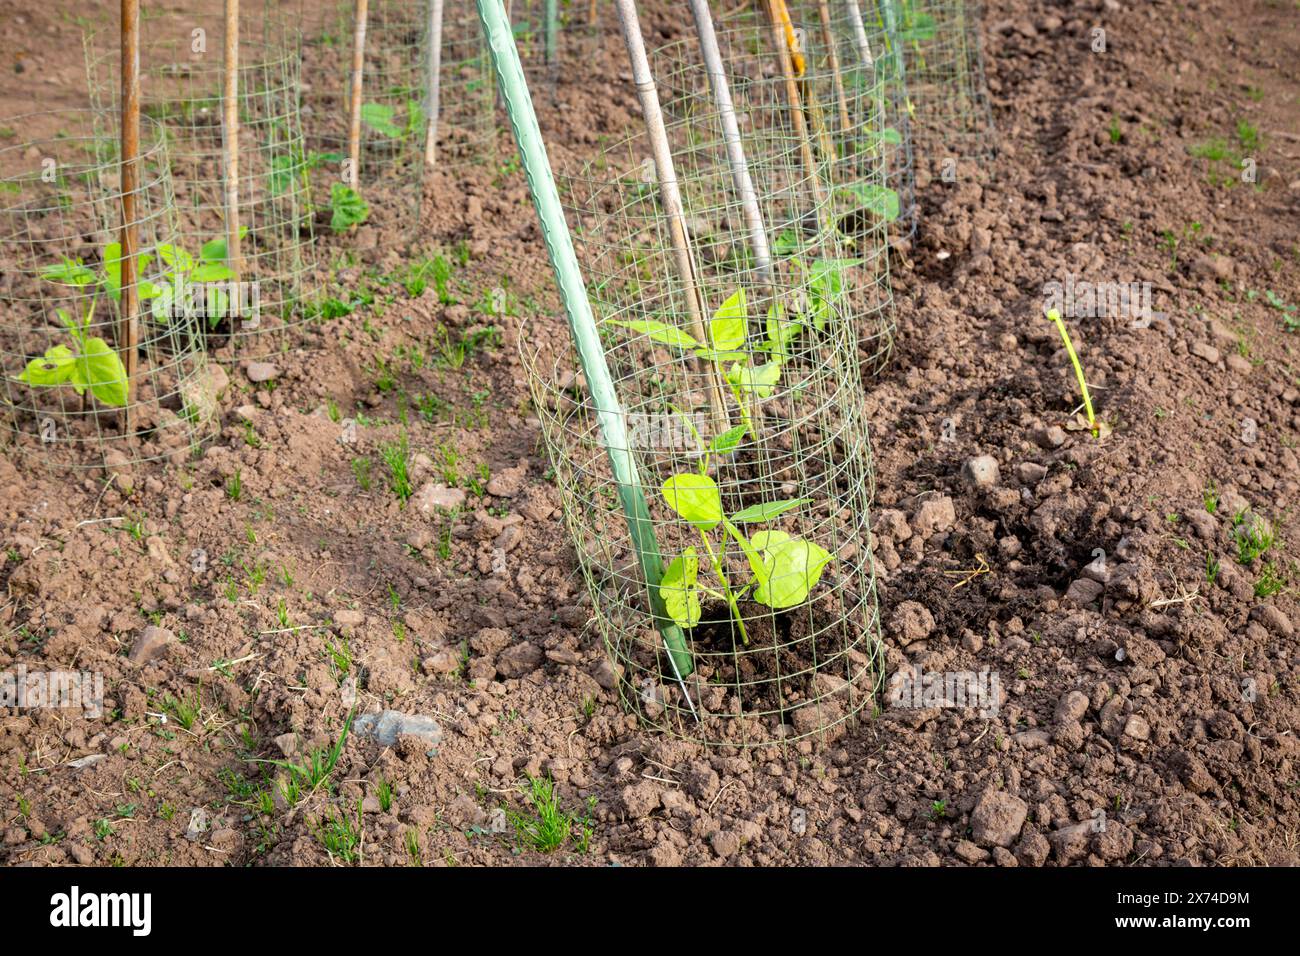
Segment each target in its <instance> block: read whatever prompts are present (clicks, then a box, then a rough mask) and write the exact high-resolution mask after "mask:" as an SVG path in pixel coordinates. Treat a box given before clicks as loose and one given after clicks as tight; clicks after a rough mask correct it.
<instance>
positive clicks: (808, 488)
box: [525, 31, 888, 745]
mask: <svg viewBox="0 0 1300 956" xmlns="http://www.w3.org/2000/svg"><path fill="white" fill-rule="evenodd" d="M771 43H772V34H770V33H768V34H767V35H766V38H764V37H761V36H757V35H755V34H753V33H752V32H750V31H744V32H742V33H737V34H734V35H726V36H724V37H723V42H722V43H721V46H722V47H723V49H727V50H737V49H741V48H743V49H741V52H738V53H732V54H729V59H727V60H726V61H725V62H726V63H727V71H728V76H729V78H730V80H731V81H732V82H731V98H732V100H733V103H734V110H735V114H736V115H737V117H738V119H739V125H740V128H741V129H742V131H743V133H742V138H743V141H744V147H745V155H746V163H747V168H748V171H749V173H750V174H751V175H752V180H753V182H754V183H755V184H757V189H756V196H755V197H754V198H755V200H756V206H757V210H756V211H757V213H758V217H759V218H760V219H761V220H762V222H763V227H762V230H761V234H762V235H763V236H770V237H771V239H772V241H771V242H770V244H769V246H770V248H769V249H768V253H767V254H766V255H765V254H764V252H763V246H764V245H765V243H764V242H763V240H761V239H760V238H758V235H757V234H755V233H754V232H753V231H751V230H750V226H751V225H752V224H753V222H754V217H753V216H752V215H751V212H754V211H755V210H751V209H747V208H745V203H744V202H743V200H742V198H740V197H739V196H738V193H737V189H736V187H735V183H736V180H735V179H734V178H733V175H734V173H735V172H736V170H735V168H734V167H733V166H732V164H731V159H730V157H729V155H728V152H727V149H726V145H725V144H724V142H723V135H722V133H721V132H720V125H719V119H720V117H719V113H718V110H717V108H716V107H715V105H714V100H713V99H712V97H711V94H710V92H709V90H710V81H709V76H708V72H707V71H706V70H705V69H704V68H703V67H702V66H700V65H699V54H698V52H697V49H696V48H695V47H694V46H693V44H688V43H677V44H672V45H670V46H668V47H665V48H663V49H661V50H658V51H656V52H655V53H654V54H653V55H652V56H651V61H652V66H653V68H654V74H655V80H656V83H657V85H658V87H659V93H660V96H661V98H662V105H663V113H664V116H665V120H666V124H665V125H666V129H667V135H668V140H669V142H670V144H671V151H672V157H673V160H674V162H675V180H674V181H675V182H676V183H677V185H678V186H680V192H681V204H682V209H681V215H680V219H679V218H678V217H676V216H675V215H674V214H673V213H672V210H671V209H669V208H668V206H667V205H666V204H665V203H664V201H663V198H662V196H663V193H662V186H663V183H662V182H661V181H660V173H659V171H658V168H657V166H656V164H655V162H654V161H653V160H651V159H649V157H650V156H651V154H652V153H653V152H654V148H653V145H652V144H651V143H650V142H649V141H648V140H649V136H648V135H647V134H646V133H645V132H637V133H633V134H631V135H630V136H628V137H627V138H626V139H625V140H623V141H622V142H620V143H618V144H616V145H613V146H611V147H609V148H607V149H606V150H605V151H604V152H603V153H602V155H601V156H600V157H598V158H597V159H595V160H593V161H590V162H587V163H583V164H569V165H568V166H562V167H561V170H560V172H559V174H558V176H557V180H558V184H559V186H560V189H561V193H562V195H563V196H564V197H565V202H566V205H567V206H568V209H569V216H570V221H571V223H572V224H573V225H574V226H575V229H574V232H575V241H576V243H577V248H578V253H579V257H580V259H581V261H582V264H583V268H584V271H585V273H586V275H587V278H588V282H589V289H590V293H591V299H592V303H593V308H594V310H595V313H596V315H597V316H598V318H599V319H600V321H601V336H602V342H603V345H604V349H605V355H606V359H607V362H608V365H609V367H610V371H611V374H612V377H613V380H614V383H615V389H616V391H617V393H618V397H619V400H620V401H621V404H622V411H623V412H624V413H625V414H626V420H625V425H626V430H627V435H628V438H627V441H626V446H625V447H614V448H613V449H606V448H605V447H603V446H602V444H601V437H600V432H599V427H598V426H599V419H600V417H601V414H602V413H604V414H608V413H610V411H611V410H610V409H607V408H597V407H596V406H595V404H594V403H593V400H592V399H591V398H590V397H587V396H585V394H582V393H584V392H585V390H584V389H581V388H575V387H574V375H573V374H572V371H571V370H572V369H573V367H574V366H573V357H572V355H571V354H570V353H567V352H560V353H558V354H556V353H552V352H547V351H544V350H545V349H549V348H551V347H552V346H551V345H550V344H549V340H548V339H547V337H545V336H540V335H539V336H536V337H529V340H530V341H534V342H537V343H540V344H539V345H537V346H536V348H537V349H538V351H536V352H527V351H526V352H525V363H526V364H527V365H528V366H529V368H530V381H531V382H532V387H533V392H534V402H535V404H536V406H537V408H538V409H539V415H540V416H541V419H542V422H543V430H544V433H545V436H546V440H547V443H548V448H549V451H550V454H551V460H552V462H553V463H554V466H555V469H556V475H557V481H558V483H559V487H560V488H561V491H562V495H563V498H564V502H565V515H566V521H567V522H568V524H569V530H570V533H571V536H572V538H573V540H574V541H575V545H576V549H577V551H578V557H579V562H580V564H581V566H582V569H583V572H584V574H585V576H586V579H587V583H588V587H589V590H590V592H591V595H592V598H593V602H594V604H595V607H596V619H597V622H598V624H599V626H600V628H601V631H602V634H603V636H604V639H605V641H606V643H607V646H608V648H609V650H610V653H611V654H612V656H613V657H614V659H615V660H616V661H617V663H618V664H619V665H620V666H621V667H622V668H623V672H622V673H623V694H624V699H625V702H626V703H627V704H628V705H629V706H630V707H631V708H633V709H635V710H636V712H637V713H638V714H639V715H640V716H641V717H642V718H643V719H644V720H645V721H646V722H647V723H648V724H650V725H652V726H656V727H659V728H661V729H665V730H668V731H671V732H673V733H677V734H680V735H682V736H686V737H689V738H691V739H695V740H699V741H702V742H705V743H717V744H735V745H761V744H767V743H771V742H773V741H776V740H783V739H784V740H789V739H796V738H799V737H804V736H811V735H834V734H835V733H838V729H840V728H842V727H843V725H844V724H845V723H846V722H847V721H849V720H850V719H851V718H853V716H854V715H855V714H857V712H858V711H859V710H860V709H861V708H862V707H863V706H864V705H865V704H866V703H867V702H868V701H869V700H870V699H871V696H872V694H873V692H874V690H875V688H876V685H877V680H878V668H877V667H876V657H877V655H878V648H879V643H878V624H877V620H876V594H875V583H874V574H873V571H872V567H871V557H870V551H869V550H868V549H867V548H866V546H865V543H866V541H867V532H868V515H867V513H868V508H869V504H870V497H871V490H872V461H871V452H870V445H869V441H868V437H867V428H866V421H865V415H864V412H863V401H862V399H863V396H862V386H861V371H862V370H861V365H860V359H859V338H860V327H859V324H858V322H857V318H858V314H857V313H858V311H859V309H863V308H869V307H870V305H871V297H872V296H873V295H875V294H877V286H876V285H875V284H874V283H871V282H864V281H857V282H855V281H853V280H852V279H851V278H850V277H849V273H850V272H851V270H854V269H861V268H864V267H866V268H869V265H868V263H869V260H866V259H865V258H864V257H862V256H860V255H859V256H858V257H856V258H855V257H854V256H852V255H851V253H852V252H854V251H856V252H859V253H861V252H862V251H863V245H862V244H861V243H854V244H853V245H852V246H850V242H852V241H853V240H854V238H855V237H852V236H847V237H846V235H845V232H844V230H843V228H842V224H841V223H840V221H839V220H840V219H841V218H842V217H843V216H844V215H847V214H848V213H849V212H850V211H852V210H854V209H857V208H858V207H856V206H854V205H853V204H854V203H855V202H857V201H858V197H856V196H851V197H846V196H845V195H844V193H843V192H841V191H840V190H839V189H837V188H836V183H835V181H834V175H833V166H834V162H833V156H834V154H835V149H834V145H833V144H834V138H835V136H836V135H837V133H836V132H835V131H833V128H832V124H833V122H835V121H834V120H831V119H829V118H825V119H824V120H823V121H820V122H819V121H817V120H814V121H813V122H811V123H810V124H809V125H808V127H807V129H806V130H805V133H804V134H799V133H796V132H794V131H793V126H794V125H797V124H793V122H792V119H791V112H792V107H791V100H790V99H789V98H788V96H789V93H790V90H789V84H788V83H787V78H786V76H785V75H784V74H783V73H782V72H781V71H780V69H779V67H776V66H773V67H772V68H768V67H767V66H766V65H765V64H762V63H761V62H760V61H761V59H762V58H761V55H760V52H761V50H762V49H764V47H763V46H762V44H768V46H767V47H766V48H767V49H770V48H771V47H770V44H771ZM746 44H749V45H750V46H746ZM773 59H774V62H775V58H773ZM803 80H804V85H803V89H804V91H805V94H806V96H807V100H806V102H807V103H808V104H809V105H808V106H807V107H806V109H807V111H808V112H809V113H815V112H816V111H817V110H818V109H822V108H824V106H829V107H830V108H832V109H837V108H838V107H837V106H836V105H835V104H836V100H835V98H834V97H835V93H834V90H833V85H832V82H831V78H830V77H829V76H825V75H822V74H821V73H820V72H819V71H818V69H817V68H816V67H814V66H809V67H808V68H807V69H806V71H805V74H804V78H803ZM847 95H848V91H847V90H846V96H847ZM871 95H873V96H876V97H878V96H879V90H878V89H875V88H872V94H871ZM823 104H824V106H823ZM842 105H846V107H847V108H848V109H850V110H851V111H852V113H851V115H853V116H859V115H862V111H863V110H864V109H865V107H863V106H862V105H861V104H855V103H853V102H852V101H850V102H848V103H847V104H842ZM795 108H796V109H798V110H799V115H800V116H805V115H806V114H805V112H804V110H805V107H804V106H803V105H796V107H795ZM814 139H815V140H816V142H815V143H814V142H812V140H814ZM876 154H877V156H879V150H877V151H876ZM870 168H871V169H873V170H874V171H875V172H874V175H875V176H876V180H875V183H876V184H877V185H880V183H881V177H882V176H883V166H881V164H880V163H879V162H876V163H875V164H874V165H872V166H871V167H870ZM882 188H883V187H882ZM668 205H671V204H668ZM864 232H866V234H867V235H868V236H871V237H873V239H872V241H874V242H877V243H878V244H879V246H878V247H874V248H875V253H876V255H877V257H878V261H879V263H880V265H881V266H882V267H883V248H881V247H883V232H884V226H883V224H882V225H881V226H880V227H878V228H875V229H874V231H865V230H864ZM869 248H872V247H869ZM683 255H685V257H686V259H687V260H688V263H689V264H687V263H684V262H683ZM887 276H888V274H887V271H886V272H885V284H884V287H883V288H884V289H885V290H886V292H887V289H888V284H887ZM610 454H613V455H630V456H631V457H632V459H633V460H634V461H635V462H636V466H637V470H638V472H639V474H640V476H641V480H642V482H643V483H644V487H645V494H646V497H647V499H648V508H649V511H648V519H647V522H646V526H647V527H649V528H652V529H653V533H654V538H655V539H656V541H657V547H658V549H659V551H660V553H661V554H662V559H663V561H664V562H665V563H666V565H667V570H666V572H665V577H664V579H663V582H662V583H660V584H659V585H657V586H656V585H654V584H650V585H647V581H653V580H654V571H653V561H651V562H650V565H651V567H650V570H649V571H647V570H646V565H645V564H644V563H643V562H642V561H641V560H640V556H641V555H642V554H643V553H644V548H642V547H641V546H640V545H639V544H638V543H637V541H636V539H634V538H633V535H632V532H631V530H630V529H629V526H628V524H627V523H626V522H625V521H624V518H623V515H622V513H621V512H620V501H621V496H623V495H626V494H627V489H626V487H622V486H620V484H619V482H617V481H616V480H615V478H614V474H613V472H612V470H611V466H610V461H609V455H610ZM657 600H662V601H663V602H664V605H665V606H666V607H667V609H668V610H667V612H666V613H667V614H668V615H669V618H670V619H671V621H672V623H673V624H675V625H677V626H679V627H680V628H681V629H682V630H683V631H684V633H682V634H681V636H678V637H670V636H666V635H667V634H670V633H671V632H672V628H671V627H669V628H668V630H667V631H665V630H664V629H663V628H662V627H661V628H659V629H656V627H655V623H656V621H658V622H659V623H660V624H662V623H663V622H664V620H665V618H664V613H665V612H661V611H659V610H656V603H655V602H656V601H657Z"/></svg>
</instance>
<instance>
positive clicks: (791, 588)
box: [659, 429, 835, 644]
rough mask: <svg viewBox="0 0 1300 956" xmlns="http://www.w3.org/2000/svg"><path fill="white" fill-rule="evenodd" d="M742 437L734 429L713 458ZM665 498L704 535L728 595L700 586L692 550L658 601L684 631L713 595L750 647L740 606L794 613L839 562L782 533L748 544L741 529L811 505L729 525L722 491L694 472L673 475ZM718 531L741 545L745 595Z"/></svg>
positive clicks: (743, 514) (757, 513) (765, 508)
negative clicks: (704, 598)
mask: <svg viewBox="0 0 1300 956" xmlns="http://www.w3.org/2000/svg"><path fill="white" fill-rule="evenodd" d="M736 432H737V429H732V430H730V431H728V432H726V433H724V435H722V436H720V437H719V439H717V440H715V444H716V445H717V446H718V447H717V448H716V449H715V450H722V449H723V448H724V447H726V445H728V444H732V446H733V447H734V443H738V442H739V440H740V435H738V434H736ZM724 439H725V440H724ZM707 461H708V459H707V456H706V458H705V460H704V461H703V462H702V467H707ZM662 492H663V496H664V500H665V501H667V502H668V506H669V507H670V508H672V509H673V511H675V512H676V513H677V514H678V515H680V516H681V517H682V518H683V519H685V520H686V521H687V522H689V523H690V524H691V525H692V526H694V528H695V529H696V530H697V531H698V532H699V534H700V541H701V543H702V545H703V547H704V553H705V555H706V556H707V557H708V562H709V567H711V568H712V569H713V574H714V576H715V578H716V580H717V583H718V585H719V586H720V587H721V589H722V590H721V591H718V590H716V589H715V588H712V587H709V586H707V585H704V584H701V583H700V580H699V574H700V559H699V555H698V553H697V551H696V549H695V548H694V547H688V548H686V549H685V550H684V551H682V553H681V554H679V555H678V556H677V557H675V558H674V559H673V560H672V562H671V563H670V564H669V565H668V568H667V570H666V571H665V572H664V576H663V580H662V581H661V582H660V584H659V596H660V597H662V598H663V601H664V605H665V606H666V608H667V610H668V614H669V616H670V617H671V618H672V619H673V620H674V621H676V622H677V624H679V625H680V626H681V627H683V628H686V629H690V628H693V627H695V625H697V624H698V623H699V622H700V614H701V606H700V598H701V595H708V596H709V597H712V598H715V599H717V600H720V601H725V602H726V604H727V607H728V608H729V609H730V612H731V618H732V620H733V621H734V622H735V624H736V629H737V630H738V631H739V632H740V637H741V640H742V641H743V642H744V643H745V644H748V643H749V634H748V633H747V632H746V630H745V622H744V619H743V618H742V617H741V614H740V606H739V605H740V601H742V600H744V599H745V597H747V596H750V597H752V598H753V600H754V601H756V602H758V603H759V604H763V605H766V606H767V607H770V608H772V609H773V610H781V609H784V608H789V607H794V606H795V605H797V604H800V603H802V602H803V601H804V600H805V599H806V598H807V597H808V594H809V593H810V592H811V591H812V589H813V588H814V587H815V586H816V585H817V582H818V580H820V578H821V574H822V570H823V569H824V568H825V567H826V565H827V564H829V563H830V562H831V561H833V560H834V558H835V556H834V555H832V554H831V553H830V552H829V551H827V550H826V549H824V548H822V547H820V546H819V545H816V544H814V543H812V542H811V541H804V540H802V539H800V538H795V537H792V536H791V535H789V534H787V533H786V532H784V531H775V530H772V531H769V530H764V531H757V532H755V533H754V534H753V535H750V536H746V535H745V533H744V532H743V531H741V529H740V526H741V525H746V524H758V523H761V522H766V521H771V520H773V519H774V518H778V517H780V516H781V515H783V514H785V513H786V512H787V511H791V510H793V509H795V508H798V507H800V506H802V505H804V504H807V503H808V502H809V501H811V500H812V499H810V498H792V499H787V500H785V501H768V502H763V503H761V504H756V505H750V506H749V507H747V508H743V509H741V510H740V511H737V512H736V513H735V514H733V515H731V516H730V517H729V518H728V517H727V515H726V514H725V513H724V512H723V510H722V495H721V493H720V492H719V490H718V485H717V483H716V482H715V481H714V480H713V479H712V478H710V477H709V476H708V475H705V474H702V473H695V472H683V473H681V474H677V475H673V476H672V477H671V478H669V479H668V480H667V481H665V482H664V485H663V489H662ZM719 526H721V527H722V528H723V530H724V531H725V532H726V534H727V535H730V536H731V537H732V538H733V539H734V540H735V541H736V543H737V544H738V545H740V548H741V550H742V551H743V552H744V554H745V558H746V560H748V562H749V568H750V572H751V573H752V578H751V579H750V580H748V581H746V582H745V583H744V584H743V585H742V586H740V587H739V588H737V587H736V586H735V585H734V584H733V582H732V581H731V579H730V578H729V577H728V575H727V572H726V569H725V568H724V567H723V564H722V559H721V557H719V555H718V549H717V548H716V547H715V546H714V540H713V538H712V537H711V533H713V532H715V531H716V529H717V528H718V527H719ZM724 540H725V539H724Z"/></svg>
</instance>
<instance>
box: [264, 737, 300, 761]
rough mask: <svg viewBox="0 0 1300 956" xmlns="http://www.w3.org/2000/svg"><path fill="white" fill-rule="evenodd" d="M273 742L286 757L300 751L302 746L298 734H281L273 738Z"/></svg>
mask: <svg viewBox="0 0 1300 956" xmlns="http://www.w3.org/2000/svg"><path fill="white" fill-rule="evenodd" d="M271 743H273V744H275V746H276V748H277V749H278V750H279V751H280V753H281V754H282V755H284V756H285V757H292V756H293V755H294V754H296V753H297V752H298V748H299V747H301V746H302V742H301V740H300V739H299V737H298V735H297V734H280V735H279V736H278V737H274V738H272V739H271Z"/></svg>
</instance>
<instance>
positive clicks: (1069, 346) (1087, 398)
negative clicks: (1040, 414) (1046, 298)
mask: <svg viewBox="0 0 1300 956" xmlns="http://www.w3.org/2000/svg"><path fill="white" fill-rule="evenodd" d="M1047 317H1048V318H1049V319H1051V320H1052V321H1053V322H1055V323H1056V327H1057V328H1058V329H1060V330H1061V339H1062V340H1063V341H1064V342H1065V351H1066V352H1068V353H1069V354H1070V364H1071V365H1073V366H1074V377H1075V378H1077V379H1078V380H1079V391H1080V392H1082V393H1083V407H1084V408H1085V409H1086V410H1087V412H1088V427H1089V428H1091V429H1092V436H1093V437H1094V438H1096V437H1097V416H1096V415H1094V414H1093V411H1092V396H1091V395H1090V394H1089V393H1088V383H1087V381H1086V380H1085V379H1084V377H1083V365H1081V364H1080V362H1079V355H1078V353H1077V352H1075V351H1074V343H1073V342H1071V341H1070V330H1069V329H1067V328H1066V327H1065V320H1064V319H1063V318H1061V313H1060V312H1058V311H1057V310H1056V309H1051V310H1050V311H1049V312H1048V313H1047Z"/></svg>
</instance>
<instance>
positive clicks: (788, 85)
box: [767, 0, 833, 231]
mask: <svg viewBox="0 0 1300 956" xmlns="http://www.w3.org/2000/svg"><path fill="white" fill-rule="evenodd" d="M778 4H779V6H778ZM784 12H785V3H784V0H767V13H768V19H769V20H770V21H771V24H772V42H773V43H774V44H775V45H776V53H777V58H778V59H779V60H780V62H781V73H782V74H783V75H784V77H785V97H786V100H787V102H788V103H789V104H790V123H791V125H792V126H793V127H794V135H795V137H796V138H797V139H798V140H799V153H800V155H801V156H802V157H803V165H804V174H805V175H806V176H807V177H808V183H809V187H810V188H811V189H812V194H813V202H814V204H815V205H816V206H817V214H818V217H819V218H820V219H821V223H822V226H823V227H824V228H825V229H827V230H828V231H829V230H830V229H831V227H832V226H833V223H832V222H831V218H830V209H829V208H828V207H827V205H826V194H825V192H824V191H823V190H822V183H821V177H820V175H819V174H818V171H817V159H816V157H815V156H813V149H812V142H811V141H810V140H809V139H808V124H807V123H806V122H805V121H804V115H803V103H802V101H801V98H800V96H799V85H798V82H797V81H796V80H795V76H794V61H793V60H792V59H791V57H790V48H789V46H788V45H787V41H786V31H785V27H784V25H783V24H784V21H785V20H788V19H789V15H788V14H787V15H786V16H785V17H784V18H783V17H782V16H781V14H782V13H784Z"/></svg>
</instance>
